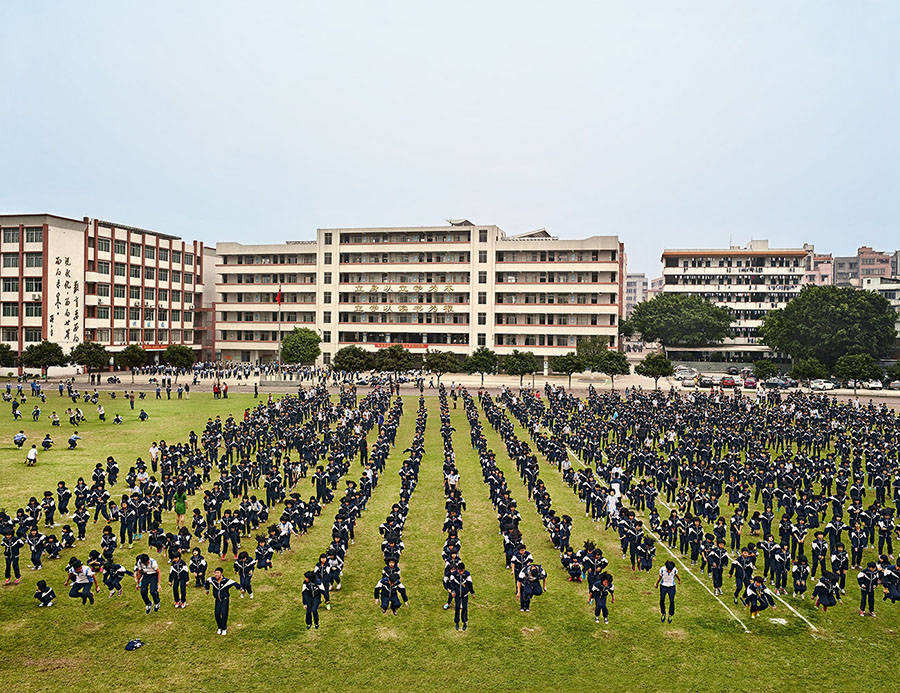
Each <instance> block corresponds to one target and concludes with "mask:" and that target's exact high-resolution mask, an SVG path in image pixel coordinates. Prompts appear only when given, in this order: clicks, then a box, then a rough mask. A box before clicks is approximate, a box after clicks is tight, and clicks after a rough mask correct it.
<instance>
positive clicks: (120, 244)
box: [113, 241, 126, 255]
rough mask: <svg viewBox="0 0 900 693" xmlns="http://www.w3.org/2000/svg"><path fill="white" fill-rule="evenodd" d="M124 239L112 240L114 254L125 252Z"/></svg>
mask: <svg viewBox="0 0 900 693" xmlns="http://www.w3.org/2000/svg"><path fill="white" fill-rule="evenodd" d="M125 245H126V243H125V241H113V252H114V253H115V254H116V255H124V254H125Z"/></svg>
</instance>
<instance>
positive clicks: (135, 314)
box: [128, 308, 141, 320]
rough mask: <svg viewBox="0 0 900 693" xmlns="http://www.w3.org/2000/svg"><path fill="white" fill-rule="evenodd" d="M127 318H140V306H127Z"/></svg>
mask: <svg viewBox="0 0 900 693" xmlns="http://www.w3.org/2000/svg"><path fill="white" fill-rule="evenodd" d="M128 319H129V320H140V319H141V309H140V308H129V309H128Z"/></svg>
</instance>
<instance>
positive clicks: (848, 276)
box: [834, 245, 897, 288]
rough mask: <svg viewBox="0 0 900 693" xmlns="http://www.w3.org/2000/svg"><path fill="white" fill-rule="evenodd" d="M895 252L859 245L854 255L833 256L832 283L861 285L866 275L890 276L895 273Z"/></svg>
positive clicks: (858, 286)
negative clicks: (885, 251) (884, 251)
mask: <svg viewBox="0 0 900 693" xmlns="http://www.w3.org/2000/svg"><path fill="white" fill-rule="evenodd" d="M896 255H897V253H893V254H890V253H883V252H881V251H878V250H872V248H870V247H868V246H865V245H864V246H861V247H860V248H859V249H858V250H857V251H856V255H849V256H844V257H836V258H834V283H835V284H836V285H837V286H855V287H857V288H860V287H861V286H862V279H864V278H866V277H890V276H893V275H894V274H896V272H895V269H896V260H895V256H896Z"/></svg>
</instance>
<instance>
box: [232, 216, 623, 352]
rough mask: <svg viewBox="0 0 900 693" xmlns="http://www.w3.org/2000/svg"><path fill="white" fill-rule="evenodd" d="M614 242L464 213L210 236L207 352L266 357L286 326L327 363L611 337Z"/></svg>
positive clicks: (615, 309)
mask: <svg viewBox="0 0 900 693" xmlns="http://www.w3.org/2000/svg"><path fill="white" fill-rule="evenodd" d="M623 250H624V248H623V245H622V244H621V243H620V242H619V240H618V238H617V237H615V236H592V237H590V238H586V239H582V240H562V239H558V238H554V237H553V236H551V235H550V234H549V233H547V232H546V231H545V230H543V229H541V230H538V231H534V232H531V233H526V234H521V235H517V236H507V235H506V234H505V233H504V232H503V231H501V230H500V229H499V228H498V227H496V226H491V225H478V224H473V223H471V222H469V221H468V220H465V219H460V220H451V221H450V223H449V225H448V226H424V227H384V228H335V229H319V230H318V231H317V234H316V240H315V241H295V242H288V243H280V244H267V245H248V244H241V243H219V244H217V246H216V253H217V257H218V260H217V264H216V267H215V271H216V275H217V278H216V287H215V288H216V302H215V351H216V354H217V355H220V356H221V358H223V359H226V360H232V359H233V360H241V361H257V360H260V361H269V360H273V359H276V358H277V357H278V347H279V343H280V335H282V334H284V333H286V332H288V331H290V330H292V329H293V328H294V327H295V326H306V327H310V328H312V329H314V330H315V331H316V332H317V333H318V334H319V335H320V336H321V339H322V344H321V347H322V360H323V362H325V363H328V362H330V360H331V359H332V358H333V356H334V354H335V352H337V350H338V349H340V348H342V347H344V346H348V345H351V344H353V345H357V346H360V347H362V348H364V349H368V350H377V349H380V348H384V347H389V346H391V345H394V344H400V345H402V346H404V347H405V348H407V349H410V350H413V351H421V352H422V353H424V352H425V351H426V350H427V349H437V350H442V351H451V352H454V353H458V354H470V353H472V352H473V351H474V350H475V349H477V348H478V347H479V346H487V347H490V348H491V349H494V350H495V351H497V353H499V354H508V353H511V352H512V351H513V350H514V349H519V350H528V351H533V352H534V353H536V354H538V355H540V356H545V357H549V356H556V355H561V354H564V353H567V352H570V351H573V350H574V349H575V347H576V345H577V342H578V340H579V339H581V338H584V337H591V336H598V335H603V336H606V337H607V338H608V340H609V343H610V345H611V346H613V347H617V346H618V324H619V320H620V318H621V317H622V315H623V310H624V306H623V298H624V296H623V294H624V277H623V271H622V270H623V265H624V257H623ZM279 295H280V297H281V302H280V303H279V302H278V300H277V299H278V297H279Z"/></svg>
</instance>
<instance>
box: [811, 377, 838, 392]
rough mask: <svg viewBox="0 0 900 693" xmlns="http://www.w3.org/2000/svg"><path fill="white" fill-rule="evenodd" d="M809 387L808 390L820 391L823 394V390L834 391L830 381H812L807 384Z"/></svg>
mask: <svg viewBox="0 0 900 693" xmlns="http://www.w3.org/2000/svg"><path fill="white" fill-rule="evenodd" d="M809 386H810V388H811V389H813V390H820V391H823V392H824V391H825V390H833V389H834V383H833V382H831V381H830V380H822V379H819V380H813V381H812V382H811V383H810V384H809Z"/></svg>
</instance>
